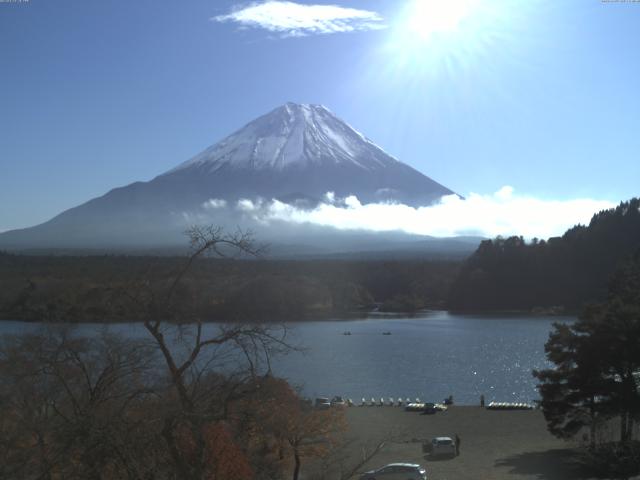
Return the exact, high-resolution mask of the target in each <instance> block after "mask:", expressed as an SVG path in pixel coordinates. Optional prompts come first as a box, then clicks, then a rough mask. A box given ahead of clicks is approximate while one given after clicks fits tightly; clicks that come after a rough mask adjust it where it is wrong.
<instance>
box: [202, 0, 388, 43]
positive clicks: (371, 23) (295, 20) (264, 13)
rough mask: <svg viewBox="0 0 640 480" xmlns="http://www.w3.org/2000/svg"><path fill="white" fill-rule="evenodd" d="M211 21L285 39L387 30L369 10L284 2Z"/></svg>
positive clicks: (248, 8) (256, 6)
mask: <svg viewBox="0 0 640 480" xmlns="http://www.w3.org/2000/svg"><path fill="white" fill-rule="evenodd" d="M212 20H214V21H216V22H234V23H238V24H240V25H241V26H243V27H254V28H263V29H265V30H268V31H270V32H275V33H279V34H281V35H282V36H283V37H302V36H307V35H314V34H328V33H340V32H354V31H359V30H378V29H381V28H386V26H385V25H384V23H383V19H382V17H381V16H380V15H379V14H378V13H376V12H372V11H369V10H359V9H355V8H346V7H340V6H338V5H304V4H300V3H295V2H283V1H266V2H261V3H252V4H250V5H248V6H245V7H242V8H240V9H237V10H234V11H232V12H231V13H229V14H226V15H218V16H217V17H213V18H212Z"/></svg>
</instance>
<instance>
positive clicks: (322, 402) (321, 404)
mask: <svg viewBox="0 0 640 480" xmlns="http://www.w3.org/2000/svg"><path fill="white" fill-rule="evenodd" d="M315 406H316V408H317V409H319V410H324V409H326V408H331V402H330V401H329V399H328V398H326V397H318V398H316V403H315Z"/></svg>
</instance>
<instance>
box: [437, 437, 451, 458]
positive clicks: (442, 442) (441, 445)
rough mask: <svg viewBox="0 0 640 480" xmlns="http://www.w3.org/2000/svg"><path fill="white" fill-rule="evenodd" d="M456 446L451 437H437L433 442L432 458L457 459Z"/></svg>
mask: <svg viewBox="0 0 640 480" xmlns="http://www.w3.org/2000/svg"><path fill="white" fill-rule="evenodd" d="M456 453H457V452H456V444H455V442H454V441H453V439H451V437H436V438H434V439H433V440H431V456H433V457H455V456H456Z"/></svg>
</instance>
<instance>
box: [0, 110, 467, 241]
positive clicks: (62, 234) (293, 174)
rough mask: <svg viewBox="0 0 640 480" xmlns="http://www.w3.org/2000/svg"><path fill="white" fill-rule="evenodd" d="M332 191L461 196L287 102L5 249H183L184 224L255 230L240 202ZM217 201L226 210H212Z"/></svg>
mask: <svg viewBox="0 0 640 480" xmlns="http://www.w3.org/2000/svg"><path fill="white" fill-rule="evenodd" d="M327 192H333V195H334V196H335V197H336V198H346V197H348V196H350V195H355V196H356V197H357V198H358V200H359V201H360V202H361V203H363V204H366V203H377V202H396V203H403V204H407V205H412V206H423V205H429V204H432V203H434V202H436V201H437V200H439V199H440V198H441V197H442V196H444V195H451V194H454V192H452V191H451V190H450V189H448V188H446V187H444V186H442V185H440V184H439V183H437V182H435V181H434V180H432V179H430V178H429V177H427V176H425V175H423V174H422V173H420V172H418V171H417V170H415V169H413V168H412V167H410V166H409V165H407V164H405V163H402V162H401V161H399V160H397V159H395V158H393V157H392V156H390V155H389V154H387V153H385V152H384V150H382V149H381V148H380V147H378V146H377V145H375V144H374V143H373V142H372V141H370V140H369V139H367V138H366V137H365V136H364V135H362V134H361V133H359V132H358V131H356V130H355V129H353V128H352V127H351V126H349V125H348V124H346V123H345V122H343V121H342V120H340V119H339V118H337V117H336V116H335V115H334V114H333V113H332V112H331V111H329V110H328V109H327V108H326V107H324V106H321V105H309V104H295V103H287V104H285V105H282V106H280V107H278V108H276V109H274V110H272V111H271V112H269V113H267V114H266V115H263V116H261V117H259V118H257V119H255V120H254V121H252V122H250V123H248V124H247V125H245V126H244V127H243V128H241V129H240V130H238V131H236V132H235V133H233V134H231V135H229V136H228V137H226V138H224V139H223V140H221V141H219V142H218V143H216V144H214V145H212V146H211V147H209V148H207V149H205V150H204V151H203V152H201V153H199V154H197V155H196V156H195V157H193V158H191V159H190V160H187V161H186V162H184V163H182V164H180V165H178V166H177V167H175V168H173V169H171V170H169V171H167V172H165V173H163V174H161V175H159V176H157V177H155V178H154V179H152V180H150V181H148V182H135V183H132V184H130V185H127V186H124V187H120V188H115V189H113V190H111V191H109V192H108V193H106V194H105V195H103V196H101V197H98V198H94V199H92V200H89V201H88V202H86V203H84V204H82V205H79V206H77V207H75V208H71V209H69V210H66V211H64V212H62V213H60V214H59V215H57V216H56V217H54V218H52V219H51V220H49V221H47V222H45V223H42V224H40V225H36V226H34V227H31V228H25V229H21V230H13V231H9V232H5V233H3V234H0V247H3V248H20V249H23V248H78V247H90V248H96V247H97V248H104V247H134V246H137V247H144V246H163V245H165V246H166V245H179V244H181V243H184V239H183V237H182V236H181V232H182V231H183V230H184V229H185V227H187V226H188V225H189V224H193V223H197V222H198V221H202V219H203V218H204V217H203V215H204V214H205V213H206V214H207V215H208V216H207V217H206V218H207V221H208V223H217V224H221V225H227V226H228V225H234V226H235V225H241V226H244V227H252V225H250V224H247V222H246V221H245V220H243V219H242V218H240V217H239V215H240V214H239V211H238V209H235V208H234V206H236V205H238V202H241V201H245V202H246V201H247V200H250V201H252V202H259V201H263V200H266V201H270V200H273V199H277V200H279V201H280V202H284V203H289V204H295V205H296V206H298V207H300V208H313V207H314V206H315V205H317V204H318V203H319V202H321V201H322V199H323V198H325V195H326V194H327ZM212 205H213V206H214V207H219V206H222V205H224V206H225V208H215V209H211V208H207V207H211V206H212ZM214 210H215V211H214ZM212 212H213V213H215V215H214V216H213V217H212V215H213V213H212ZM297 228H298V230H299V229H300V227H297ZM272 233H273V232H272ZM317 233H318V232H314V234H313V235H316V234H317ZM266 236H267V237H271V238H270V239H273V238H275V237H274V235H271V234H267V235H266Z"/></svg>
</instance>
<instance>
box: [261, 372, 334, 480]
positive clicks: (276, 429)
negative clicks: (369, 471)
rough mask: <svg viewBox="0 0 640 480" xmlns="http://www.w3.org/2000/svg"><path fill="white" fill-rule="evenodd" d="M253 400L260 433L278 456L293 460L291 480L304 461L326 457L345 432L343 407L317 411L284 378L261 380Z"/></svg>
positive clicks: (294, 479) (297, 474)
mask: <svg viewBox="0 0 640 480" xmlns="http://www.w3.org/2000/svg"><path fill="white" fill-rule="evenodd" d="M255 400H256V401H257V404H254V405H253V406H252V408H253V409H254V411H255V412H256V413H257V414H258V415H259V417H260V421H259V428H260V429H261V430H262V432H261V434H262V435H263V436H271V438H272V439H273V440H274V442H275V444H276V445H277V448H278V449H279V451H280V455H281V456H286V453H288V454H289V455H290V456H291V457H292V458H293V480H298V477H299V475H300V469H301V467H302V459H303V458H320V457H322V456H324V455H326V454H327V453H328V452H329V451H330V450H331V448H332V447H333V446H334V445H335V443H336V442H339V441H340V434H341V433H342V432H343V431H344V430H345V429H346V420H345V416H344V410H343V409H342V408H331V409H328V410H317V409H315V408H313V407H312V405H311V403H310V402H307V401H305V400H303V399H302V398H301V397H300V396H299V395H298V394H297V393H296V392H295V391H294V390H293V389H292V388H291V385H289V383H288V382H287V381H286V380H283V379H279V378H274V377H271V376H268V377H265V378H263V379H261V381H260V389H259V395H257V396H256V397H255Z"/></svg>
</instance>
